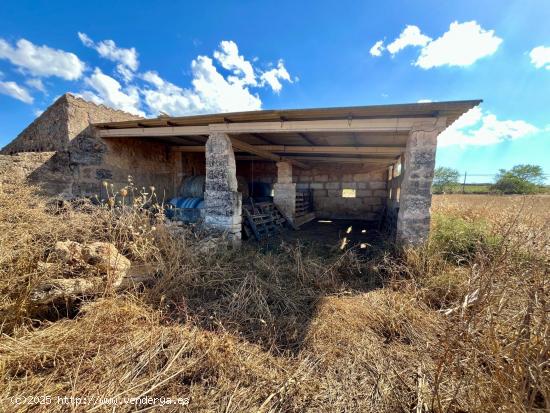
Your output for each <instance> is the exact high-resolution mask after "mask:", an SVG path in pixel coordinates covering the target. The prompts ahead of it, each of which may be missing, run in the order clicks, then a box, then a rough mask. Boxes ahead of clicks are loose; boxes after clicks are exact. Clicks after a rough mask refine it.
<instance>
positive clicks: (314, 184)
mask: <svg viewBox="0 0 550 413" xmlns="http://www.w3.org/2000/svg"><path fill="white" fill-rule="evenodd" d="M309 187H310V188H311V189H324V187H325V184H323V183H321V182H312V183H311V184H309Z"/></svg>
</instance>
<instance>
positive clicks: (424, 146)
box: [94, 101, 479, 238]
mask: <svg viewBox="0 0 550 413" xmlns="http://www.w3.org/2000/svg"><path fill="white" fill-rule="evenodd" d="M477 103H479V102H478V101H463V102H439V103H426V104H408V105H386V106H366V107H352V108H331V109H307V110H288V111H258V112H242V113H232V114H219V115H198V116H188V117H180V118H175V117H159V118H157V119H147V120H130V121H122V122H110V123H100V124H95V125H94V127H95V129H96V136H98V137H99V138H102V139H103V140H105V141H107V142H109V144H110V145H116V142H120V141H121V140H122V141H125V142H127V143H129V144H131V143H132V141H133V142H135V143H137V142H138V140H139V142H142V143H147V144H148V145H154V146H156V147H157V148H161V150H160V152H163V153H165V154H166V159H167V163H168V164H170V168H169V169H170V174H169V175H170V178H169V179H168V181H170V180H171V181H172V188H168V189H165V194H167V195H168V196H169V198H170V203H171V204H172V205H173V207H174V209H175V210H177V211H174V217H175V219H181V220H185V221H190V222H193V221H197V220H201V219H202V220H205V222H207V223H208V222H209V223H210V225H211V226H212V227H213V228H217V229H227V230H229V231H230V232H232V233H233V234H234V235H235V236H238V237H240V232H241V229H242V231H243V234H244V235H245V236H249V237H252V236H255V237H256V238H258V237H263V236H269V235H271V234H272V233H274V232H276V230H277V229H279V227H282V226H284V225H286V226H288V227H292V228H297V227H299V226H301V225H303V224H305V223H306V222H309V221H311V220H314V219H317V220H359V221H364V222H369V223H370V225H371V227H376V228H380V229H385V230H387V232H388V233H390V234H395V233H396V232H399V231H400V229H399V227H400V222H401V224H402V227H403V228H405V229H403V230H402V231H401V232H403V233H405V232H407V230H408V229H410V230H411V231H412V232H415V231H416V232H418V231H420V232H422V231H423V229H424V228H425V227H426V225H427V224H429V204H430V197H431V195H430V189H429V187H430V185H431V179H432V177H433V169H434V162H435V147H436V143H437V140H436V138H437V135H438V134H439V133H440V132H441V131H442V130H444V129H445V128H446V127H447V126H448V125H449V124H450V123H452V122H453V121H454V120H456V119H457V118H458V117H459V116H460V115H461V114H463V113H464V112H465V111H467V110H468V109H470V108H471V107H473V106H475V105H476V104H477ZM152 173H153V174H154V173H155V171H152ZM163 180H165V181H166V173H164V172H163ZM403 195H405V196H406V201H407V205H409V206H410V210H407V212H406V213H404V212H403V211H402V203H403V200H402V198H403ZM184 210H188V211H184ZM400 211H401V212H400ZM250 217H252V218H250ZM249 221H250V222H249ZM405 223H406V227H405ZM255 225H256V226H257V228H254V226H255ZM258 231H259V232H260V234H258ZM412 232H411V233H412ZM237 233H239V234H237Z"/></svg>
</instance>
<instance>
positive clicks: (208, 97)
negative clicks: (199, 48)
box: [191, 56, 262, 112]
mask: <svg viewBox="0 0 550 413" xmlns="http://www.w3.org/2000/svg"><path fill="white" fill-rule="evenodd" d="M191 69H192V71H193V80H192V82H191V83H192V84H193V89H194V92H195V93H196V95H197V96H198V97H199V98H200V101H201V106H202V109H203V111H205V112H232V111H236V110H258V109H261V106H262V102H261V100H260V98H259V97H258V95H257V94H254V93H252V92H250V90H249V88H248V87H246V86H243V85H242V84H240V83H239V82H234V81H233V80H232V76H228V78H227V79H225V78H224V77H223V76H222V75H221V74H220V73H219V72H218V70H217V69H216V67H215V66H214V64H213V62H212V59H210V58H209V57H207V56H198V57H197V59H195V60H193V62H192V63H191Z"/></svg>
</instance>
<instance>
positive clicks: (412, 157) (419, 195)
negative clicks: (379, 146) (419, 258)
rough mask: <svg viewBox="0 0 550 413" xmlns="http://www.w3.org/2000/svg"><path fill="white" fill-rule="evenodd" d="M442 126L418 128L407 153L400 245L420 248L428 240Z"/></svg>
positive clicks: (402, 186) (410, 137)
mask: <svg viewBox="0 0 550 413" xmlns="http://www.w3.org/2000/svg"><path fill="white" fill-rule="evenodd" d="M441 130H442V128H441V127H440V126H434V125H417V126H414V127H413V129H412V130H411V132H410V134H409V138H408V140H407V147H406V149H405V154H404V164H403V167H404V168H403V169H404V170H403V171H402V173H403V180H402V181H401V190H400V197H399V214H398V217H397V232H396V237H397V242H398V243H401V244H412V245H418V244H421V243H422V242H424V241H426V240H427V239H428V235H429V232H430V207H431V204H432V193H431V187H432V180H433V176H434V167H435V152H436V147H437V135H439V133H440V132H441Z"/></svg>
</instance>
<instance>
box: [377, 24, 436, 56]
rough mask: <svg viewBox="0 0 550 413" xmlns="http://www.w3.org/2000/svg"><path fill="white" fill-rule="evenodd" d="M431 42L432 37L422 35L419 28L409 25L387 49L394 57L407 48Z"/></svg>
mask: <svg viewBox="0 0 550 413" xmlns="http://www.w3.org/2000/svg"><path fill="white" fill-rule="evenodd" d="M431 40H432V39H431V37H428V36H426V35H425V34H422V32H421V31H420V29H419V28H418V26H414V25H407V26H406V27H405V29H404V30H403V31H402V32H401V34H400V35H399V37H398V38H397V39H395V40H394V41H393V42H391V43H390V44H389V45H388V47H387V49H388V52H390V53H391V54H392V55H394V54H396V53H397V52H399V51H401V50H403V49H404V48H405V47H407V46H426V45H427V44H428V43H429V42H430V41H431ZM371 50H372V49H371Z"/></svg>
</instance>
